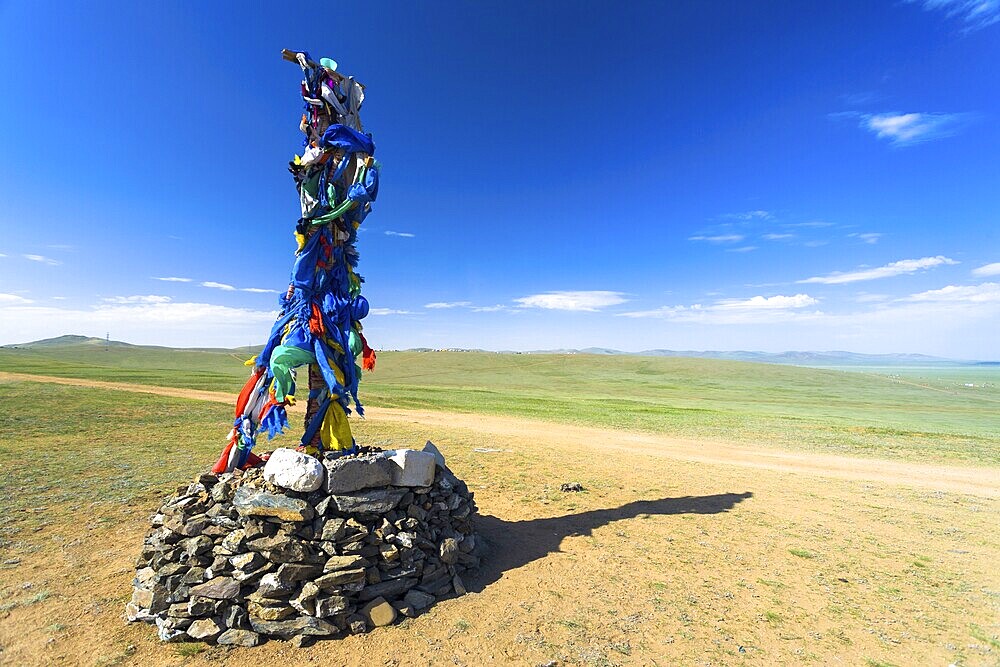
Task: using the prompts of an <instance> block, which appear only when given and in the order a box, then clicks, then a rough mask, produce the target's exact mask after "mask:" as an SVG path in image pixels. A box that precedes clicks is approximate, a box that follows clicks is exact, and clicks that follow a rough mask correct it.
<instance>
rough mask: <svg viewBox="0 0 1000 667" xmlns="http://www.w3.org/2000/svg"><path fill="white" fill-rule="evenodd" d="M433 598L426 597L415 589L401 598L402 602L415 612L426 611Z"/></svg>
mask: <svg viewBox="0 0 1000 667" xmlns="http://www.w3.org/2000/svg"><path fill="white" fill-rule="evenodd" d="M434 601H435V598H434V596H433V595H428V594H427V593H424V592H422V591H418V590H417V589H415V588H414V589H412V590H410V591H408V592H407V593H406V595H404V596H403V602H405V603H406V604H408V605H410V606H411V607H413V608H414V609H416V610H417V611H422V610H424V609H427V608H428V607H430V606H431V605H432V604H434Z"/></svg>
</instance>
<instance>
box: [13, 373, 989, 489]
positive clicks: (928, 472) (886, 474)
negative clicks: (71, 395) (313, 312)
mask: <svg viewBox="0 0 1000 667" xmlns="http://www.w3.org/2000/svg"><path fill="white" fill-rule="evenodd" d="M5 379H6V380H25V381H30V382H51V383H55V384H63V385H70V386H78V387H95V388H100V389H109V390H115V391H130V392H138V393H146V394H155V395H158V396H170V397H174V398H188V399H194V400H200V401H214V402H220V403H232V402H233V401H234V400H235V397H234V396H233V394H231V393H227V392H217V391H201V390H194V389H180V388H175V387H157V386H151V385H141V384H130V383H125V382H103V381H99V380H84V379H78V378H64V377H54V376H46V375H32V374H27V373H8V372H0V380H5ZM301 410H304V408H303V406H302V404H299V405H296V406H293V407H292V411H293V412H294V411H301ZM365 414H366V416H367V419H368V421H369V422H375V423H378V422H402V423H410V424H419V425H424V426H432V427H436V428H437V427H445V428H449V429H462V430H468V431H472V432H475V433H481V434H488V435H491V436H494V437H500V438H504V437H510V438H516V437H519V436H522V435H523V434H524V433H533V434H534V438H535V440H536V442H537V444H538V445H539V446H542V447H552V446H554V445H555V446H559V447H564V446H567V445H569V446H573V447H578V448H580V449H584V450H596V451H597V452H607V451H614V452H619V453H624V452H627V453H633V454H646V455H650V456H658V457H665V458H668V459H674V460H679V461H688V462H694V463H705V464H712V465H727V466H738V467H742V468H752V469H761V470H770V471H778V472H786V473H795V474H804V475H816V476H820V477H832V478H837V479H845V480H854V481H866V480H867V481H872V482H879V483H885V484H898V485H903V486H910V487H914V488H918V489H928V490H933V491H947V492H954V493H968V494H973V495H978V496H983V497H988V498H997V497H1000V471H998V470H997V469H996V468H974V467H965V466H945V465H929V464H919V463H908V462H902V461H887V460H880V459H865V458H855V457H847V456H833V455H828V454H814V453H809V452H794V451H788V450H778V449H771V448H768V447H767V446H766V445H763V446H756V445H746V444H738V443H729V442H723V441H717V440H692V439H683V438H676V437H672V436H669V435H659V434H650V433H636V432H629V431H617V430H616V431H609V430H607V429H602V428H594V427H587V426H574V425H569V424H559V423H555V422H544V421H536V420H530V419H523V418H519V417H508V416H498V415H483V414H468V413H456V412H440V411H430V410H406V409H399V408H378V407H368V408H366V409H365Z"/></svg>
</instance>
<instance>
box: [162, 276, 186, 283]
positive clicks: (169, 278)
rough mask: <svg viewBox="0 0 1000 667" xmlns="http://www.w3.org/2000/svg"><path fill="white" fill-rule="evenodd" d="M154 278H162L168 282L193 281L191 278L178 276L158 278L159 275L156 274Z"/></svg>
mask: <svg viewBox="0 0 1000 667" xmlns="http://www.w3.org/2000/svg"><path fill="white" fill-rule="evenodd" d="M153 280H162V281H164V282H167V283H189V282H191V279H190V278H178V277H176V276H168V277H166V278H157V277H155V276H154V277H153Z"/></svg>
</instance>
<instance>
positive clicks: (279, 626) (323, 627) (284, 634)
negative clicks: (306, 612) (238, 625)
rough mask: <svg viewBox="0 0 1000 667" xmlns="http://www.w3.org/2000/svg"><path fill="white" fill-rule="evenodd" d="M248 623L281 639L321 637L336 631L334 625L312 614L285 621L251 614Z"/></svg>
mask: <svg viewBox="0 0 1000 667" xmlns="http://www.w3.org/2000/svg"><path fill="white" fill-rule="evenodd" d="M250 624H251V625H253V629H254V630H256V631H257V632H259V633H260V634H262V635H273V636H275V637H281V638H282V639H290V638H291V637H294V636H295V635H314V636H317V637H323V636H326V635H332V634H336V632H337V628H336V627H335V626H333V625H330V624H329V623H327V622H326V621H324V620H323V619H321V618H315V617H313V616H299V617H297V618H292V619H288V620H285V621H265V620H260V619H255V618H254V617H253V616H251V617H250Z"/></svg>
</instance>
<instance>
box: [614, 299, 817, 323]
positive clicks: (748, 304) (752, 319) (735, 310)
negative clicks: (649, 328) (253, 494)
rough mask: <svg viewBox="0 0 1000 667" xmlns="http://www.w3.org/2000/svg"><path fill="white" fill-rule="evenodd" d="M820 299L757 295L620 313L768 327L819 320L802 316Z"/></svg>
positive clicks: (808, 315) (638, 316) (680, 320)
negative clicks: (793, 321) (791, 321)
mask: <svg viewBox="0 0 1000 667" xmlns="http://www.w3.org/2000/svg"><path fill="white" fill-rule="evenodd" d="M818 303H819V299H816V298H814V297H811V296H809V295H808V294H794V295H790V296H786V295H782V294H778V295H775V296H754V297H751V298H749V299H722V300H719V301H716V302H715V303H712V304H709V305H702V304H700V303H696V304H693V305H684V306H662V307H660V308H654V309H652V310H637V311H632V312H628V313H619V315H620V316H622V317H630V318H653V319H666V320H673V321H677V322H689V323H691V322H697V323H702V324H765V323H774V322H785V321H788V320H790V319H801V318H804V317H810V318H811V317H816V316H817V315H818V314H816V313H801V312H797V311H801V310H802V309H804V308H808V307H809V306H815V305H816V304H818Z"/></svg>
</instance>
